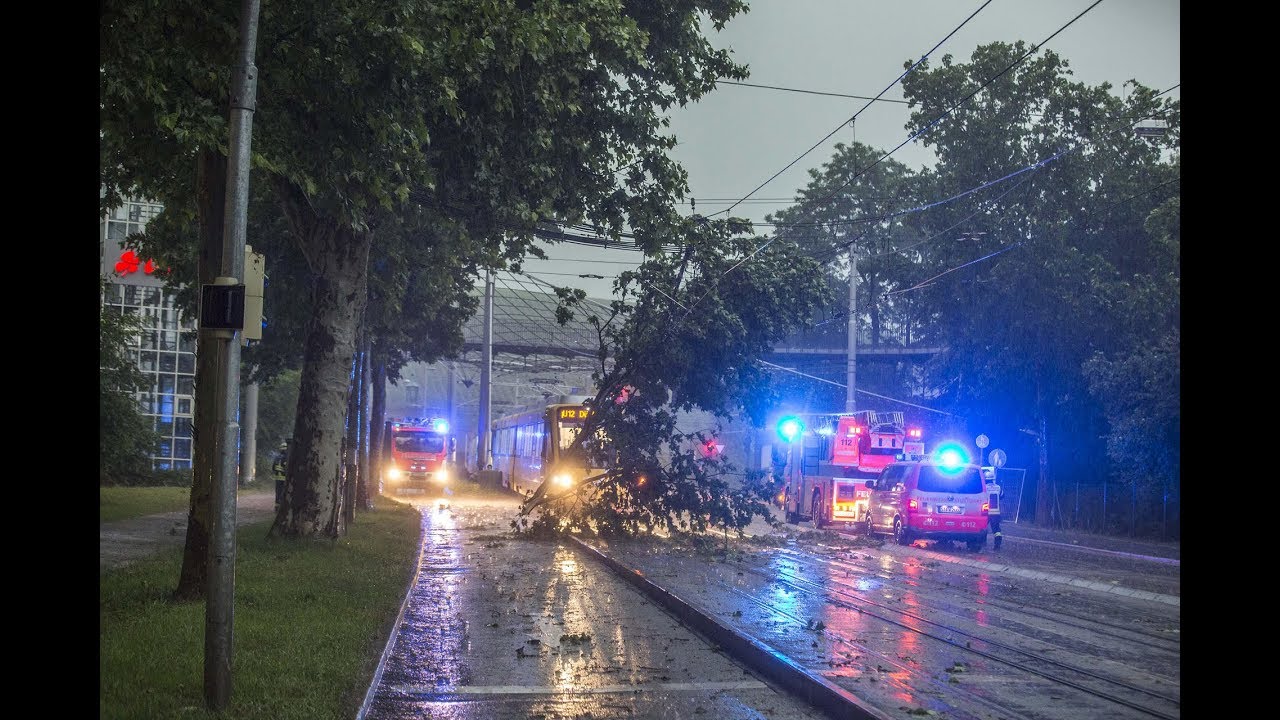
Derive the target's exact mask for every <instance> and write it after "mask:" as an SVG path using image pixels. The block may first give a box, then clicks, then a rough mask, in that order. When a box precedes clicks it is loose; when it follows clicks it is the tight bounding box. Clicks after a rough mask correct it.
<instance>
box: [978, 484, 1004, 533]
mask: <svg viewBox="0 0 1280 720" xmlns="http://www.w3.org/2000/svg"><path fill="white" fill-rule="evenodd" d="M982 478H983V481H984V482H985V483H986V484H987V498H988V500H987V502H988V503H989V504H990V505H989V509H988V510H987V524H988V525H990V526H991V533H992V537H994V538H995V540H994V544H995V549H996V550H999V549H1000V545H1001V543H1003V542H1004V536H1003V535H1001V534H1000V498H1002V497H1004V489H1003V488H1001V487H1000V485H999V484H998V483H997V482H996V471H995V468H983V469H982Z"/></svg>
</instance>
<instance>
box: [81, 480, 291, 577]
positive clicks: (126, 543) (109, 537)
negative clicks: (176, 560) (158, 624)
mask: <svg viewBox="0 0 1280 720" xmlns="http://www.w3.org/2000/svg"><path fill="white" fill-rule="evenodd" d="M274 513H275V496H274V495H273V494H272V493H270V492H240V493H238V494H237V496H236V522H237V523H252V522H258V521H260V520H266V519H269V518H270V517H271V516H272V515H273V514H274ZM186 538H187V511H186V510H179V511H177V512H170V513H160V514H158V515H144V516H142V517H136V518H129V519H127V520H118V521H116V522H109V523H101V524H99V526H98V574H102V573H104V572H106V571H108V570H115V569H117V568H122V567H124V566H126V565H129V564H130V563H133V562H136V561H138V560H141V559H143V558H147V557H150V556H152V555H155V554H156V553H158V552H160V551H161V550H163V549H165V548H169V547H182V545H183V543H185V542H186Z"/></svg>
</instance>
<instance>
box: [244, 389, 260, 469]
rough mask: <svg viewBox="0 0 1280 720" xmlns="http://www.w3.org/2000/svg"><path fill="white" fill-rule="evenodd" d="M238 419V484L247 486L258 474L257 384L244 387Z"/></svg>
mask: <svg viewBox="0 0 1280 720" xmlns="http://www.w3.org/2000/svg"><path fill="white" fill-rule="evenodd" d="M240 419H241V423H240V424H241V431H240V484H241V485H248V484H249V483H251V482H253V479H254V478H255V477H257V474H258V468H257V465H258V383H249V384H248V385H245V386H244V403H243V406H242V407H241V408H240Z"/></svg>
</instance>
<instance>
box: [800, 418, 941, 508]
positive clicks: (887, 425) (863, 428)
mask: <svg viewBox="0 0 1280 720" xmlns="http://www.w3.org/2000/svg"><path fill="white" fill-rule="evenodd" d="M778 432H779V435H780V436H782V439H783V440H784V441H786V445H785V446H784V452H783V453H782V455H783V457H785V458H786V466H785V470H784V471H783V479H784V485H783V492H782V506H783V512H784V515H785V517H786V520H787V522H790V523H796V522H801V521H804V520H810V521H812V522H813V524H814V525H815V526H817V527H819V528H821V527H825V526H827V525H831V524H833V523H843V524H848V525H853V526H855V527H858V528H860V529H862V530H863V531H864V532H865V531H866V521H867V517H868V515H867V507H868V503H869V502H870V499H871V491H870V490H868V489H867V487H866V479H867V478H874V477H877V476H878V475H879V474H880V471H881V470H883V469H884V467H885V466H886V465H888V464H890V463H892V462H895V461H897V460H919V459H921V458H922V457H923V456H924V434H923V431H922V430H921V429H920V428H917V427H911V428H908V427H907V426H906V423H905V422H904V420H903V416H902V413H900V412H877V411H874V410H861V411H858V412H854V413H837V414H828V415H804V416H799V415H792V416H788V417H786V418H783V420H782V421H781V422H779V424H778Z"/></svg>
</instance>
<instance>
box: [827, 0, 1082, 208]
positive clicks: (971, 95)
mask: <svg viewBox="0 0 1280 720" xmlns="http://www.w3.org/2000/svg"><path fill="white" fill-rule="evenodd" d="M1101 2H1102V0H1095V1H1094V3H1093V4H1092V5H1090V6H1089V7H1087V8H1085V9H1084V10H1081V11H1080V14H1079V15H1076V16H1075V17H1073V18H1071V19H1070V20H1068V21H1067V23H1066V24H1065V25H1063V26H1062V27H1060V28H1058V29H1057V30H1055V31H1053V34H1052V35H1050V36H1049V37H1047V38H1045V39H1044V40H1042V41H1041V42H1040V43H1039V44H1037V45H1033V46H1031V49H1030V50H1028V51H1027V52H1025V53H1023V54H1022V56H1021V57H1019V58H1018V59H1017V60H1014V61H1013V62H1011V63H1009V65H1008V66H1006V67H1005V68H1004V69H1003V70H1001V71H1000V72H998V73H996V74H995V75H993V76H991V77H990V78H988V79H987V81H986V82H984V83H982V84H981V85H979V86H978V87H977V89H975V90H974V91H973V92H971V93H969V94H968V95H966V96H964V97H963V98H961V99H960V100H958V101H956V102H955V104H953V105H952V106H951V107H949V108H947V109H946V111H944V112H943V113H942V114H941V115H939V116H938V117H936V118H934V119H933V120H931V121H930V122H929V124H927V125H925V126H924V127H922V128H920V129H919V130H917V131H916V132H914V133H912V134H911V135H910V136H908V137H907V139H906V140H903V141H902V142H901V143H899V144H898V146H897V147H895V148H894V149H892V150H890V151H889V152H887V153H885V154H884V155H881V156H880V157H879V158H877V159H876V160H875V162H873V163H871V164H870V165H868V166H866V167H865V168H862V169H861V170H859V171H858V172H857V173H855V174H854V175H853V176H852V177H850V178H849V179H848V180H846V181H845V183H844V184H843V185H841V186H840V187H838V188H836V189H835V190H833V191H832V192H831V193H830V194H828V195H827V196H826V197H825V198H823V200H830V199H831V198H833V197H835V196H836V195H837V194H838V193H839V192H840V191H841V190H844V189H845V188H847V187H849V185H851V184H852V183H853V181H854V180H857V179H858V178H860V177H862V176H863V175H864V174H865V173H866V172H867V171H868V170H870V169H871V168H873V167H875V166H876V165H879V164H880V161H881V160H884V159H885V158H887V157H889V156H890V155H893V154H894V153H895V152H897V151H899V150H901V149H902V148H903V147H905V146H906V144H907V143H909V142H911V141H913V140H915V139H916V138H918V137H920V136H921V135H923V134H925V133H926V132H928V131H929V130H931V129H932V128H933V126H934V125H937V124H938V123H940V122H942V120H943V119H944V118H946V117H947V116H948V115H950V114H951V113H953V112H955V110H956V109H957V108H959V107H960V106H961V105H964V104H965V103H967V102H969V101H970V100H972V99H973V98H974V96H976V95H977V94H978V93H980V92H982V91H983V90H985V89H986V87H987V86H988V85H990V84H991V83H993V82H995V81H996V80H998V79H999V78H1000V77H1001V76H1003V75H1004V74H1005V73H1007V72H1009V71H1010V70H1012V69H1013V68H1015V67H1017V66H1018V65H1020V64H1022V62H1023V61H1025V60H1026V59H1027V58H1029V57H1031V56H1032V55H1034V54H1035V53H1037V52H1039V51H1040V49H1041V48H1043V47H1044V46H1045V44H1046V43H1048V42H1049V41H1050V40H1052V39H1054V38H1055V37H1057V36H1058V33H1060V32H1062V31H1063V30H1066V29H1067V28H1068V27H1070V26H1071V25H1072V24H1073V23H1074V22H1075V21H1077V20H1079V19H1080V18H1081V17H1083V16H1084V14H1085V13H1087V12H1089V11H1090V10H1092V9H1094V8H1095V7H1097V6H1098V4H1099V3H1101ZM983 7H986V6H985V5H984V6H983ZM981 9H982V8H979V10H981ZM966 22H967V21H966ZM956 29H957V30H959V28H956ZM922 60H923V58H922ZM904 75H905V73H904Z"/></svg>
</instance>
